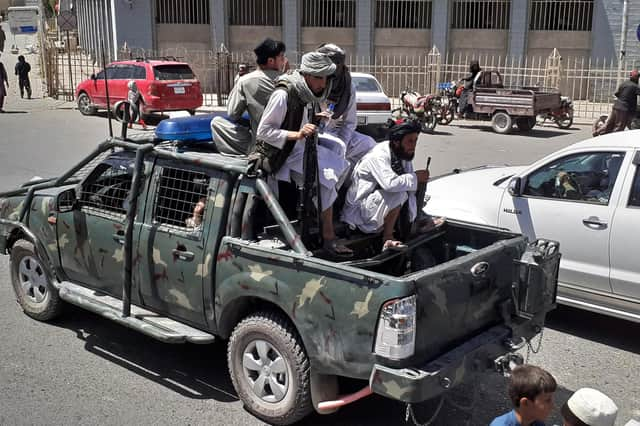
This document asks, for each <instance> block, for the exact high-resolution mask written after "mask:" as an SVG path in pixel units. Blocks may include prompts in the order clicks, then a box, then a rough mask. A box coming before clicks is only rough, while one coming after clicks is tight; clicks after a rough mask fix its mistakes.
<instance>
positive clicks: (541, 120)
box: [536, 114, 547, 126]
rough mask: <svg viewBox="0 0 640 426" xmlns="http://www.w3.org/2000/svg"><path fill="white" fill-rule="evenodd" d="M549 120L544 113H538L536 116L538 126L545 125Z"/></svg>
mask: <svg viewBox="0 0 640 426" xmlns="http://www.w3.org/2000/svg"><path fill="white" fill-rule="evenodd" d="M546 121H547V117H546V116H545V115H544V114H538V115H537V116H536V124H537V125H538V126H544V123H545V122H546Z"/></svg>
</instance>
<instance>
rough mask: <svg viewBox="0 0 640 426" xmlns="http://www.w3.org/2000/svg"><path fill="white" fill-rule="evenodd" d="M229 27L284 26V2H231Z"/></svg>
mask: <svg viewBox="0 0 640 426" xmlns="http://www.w3.org/2000/svg"><path fill="white" fill-rule="evenodd" d="M229 25H265V26H281V25H282V0H230V1H229Z"/></svg>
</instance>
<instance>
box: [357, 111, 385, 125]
mask: <svg viewBox="0 0 640 426" xmlns="http://www.w3.org/2000/svg"><path fill="white" fill-rule="evenodd" d="M357 116H358V126H366V125H369V124H386V122H387V120H388V119H390V118H391V111H358V113H357Z"/></svg>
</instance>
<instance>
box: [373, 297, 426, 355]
mask: <svg viewBox="0 0 640 426" xmlns="http://www.w3.org/2000/svg"><path fill="white" fill-rule="evenodd" d="M415 347H416V296H415V295H413V296H409V297H405V298H403V299H396V300H391V301H389V302H387V303H385V304H384V305H383V306H382V309H381V310H380V319H379V321H378V331H377V333H376V346H375V353H376V355H379V356H381V357H384V358H388V359H392V360H400V359H405V358H408V357H410V356H412V355H413V353H414V351H415Z"/></svg>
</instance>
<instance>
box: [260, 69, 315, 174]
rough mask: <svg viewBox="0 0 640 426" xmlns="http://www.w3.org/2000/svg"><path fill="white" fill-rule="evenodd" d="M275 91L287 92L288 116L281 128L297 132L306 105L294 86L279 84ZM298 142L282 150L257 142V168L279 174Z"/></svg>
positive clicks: (288, 143)
mask: <svg viewBox="0 0 640 426" xmlns="http://www.w3.org/2000/svg"><path fill="white" fill-rule="evenodd" d="M275 90H285V91H286V92H287V114H286V115H285V117H284V120H283V122H282V125H281V126H280V128H281V129H284V130H289V131H294V132H297V131H298V130H300V124H302V114H303V113H304V103H303V102H302V100H301V99H300V97H299V96H298V93H297V92H296V90H295V88H294V87H293V85H291V84H289V83H288V82H286V81H280V82H278V84H277V85H276V88H275ZM296 142H297V141H295V140H287V141H285V143H284V146H283V147H282V148H278V147H276V146H273V145H271V144H268V143H266V142H265V141H261V140H258V141H256V148H255V153H256V154H257V155H256V156H255V157H257V158H256V166H257V167H258V168H260V169H262V170H264V171H265V172H267V173H273V174H275V173H277V172H278V170H280V168H281V167H282V165H283V164H284V163H285V161H287V157H289V154H291V151H293V148H294V146H295V144H296Z"/></svg>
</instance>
